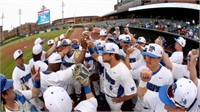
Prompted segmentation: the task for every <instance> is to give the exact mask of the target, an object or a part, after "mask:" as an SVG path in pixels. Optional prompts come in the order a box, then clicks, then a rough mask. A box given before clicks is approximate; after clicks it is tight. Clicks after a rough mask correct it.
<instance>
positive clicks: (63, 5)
mask: <svg viewBox="0 0 200 112" xmlns="http://www.w3.org/2000/svg"><path fill="white" fill-rule="evenodd" d="M61 7H62V23H63V24H64V7H65V4H64V1H62V5H61Z"/></svg>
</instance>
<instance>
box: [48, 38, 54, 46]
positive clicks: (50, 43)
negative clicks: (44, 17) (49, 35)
mask: <svg viewBox="0 0 200 112" xmlns="http://www.w3.org/2000/svg"><path fill="white" fill-rule="evenodd" d="M54 43H55V41H54V40H53V39H50V40H48V41H47V44H48V46H49V48H51V47H52V46H53V44H54Z"/></svg>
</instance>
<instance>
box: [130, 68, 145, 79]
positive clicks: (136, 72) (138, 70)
mask: <svg viewBox="0 0 200 112" xmlns="http://www.w3.org/2000/svg"><path fill="white" fill-rule="evenodd" d="M144 68H146V67H145V66H140V67H139V68H136V69H134V70H133V69H131V70H130V73H131V76H132V78H133V79H136V80H140V73H141V71H142V69H144Z"/></svg>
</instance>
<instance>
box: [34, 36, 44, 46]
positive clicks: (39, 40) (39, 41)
mask: <svg viewBox="0 0 200 112" xmlns="http://www.w3.org/2000/svg"><path fill="white" fill-rule="evenodd" d="M44 40H45V39H41V38H40V37H38V38H37V39H35V42H34V44H35V45H36V44H41V43H43V42H44Z"/></svg>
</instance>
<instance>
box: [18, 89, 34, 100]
mask: <svg viewBox="0 0 200 112" xmlns="http://www.w3.org/2000/svg"><path fill="white" fill-rule="evenodd" d="M19 92H21V94H22V95H23V96H24V97H25V98H26V99H27V100H30V99H31V98H32V90H24V91H22V90H19Z"/></svg>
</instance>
